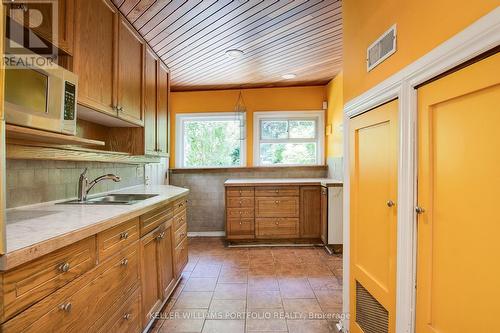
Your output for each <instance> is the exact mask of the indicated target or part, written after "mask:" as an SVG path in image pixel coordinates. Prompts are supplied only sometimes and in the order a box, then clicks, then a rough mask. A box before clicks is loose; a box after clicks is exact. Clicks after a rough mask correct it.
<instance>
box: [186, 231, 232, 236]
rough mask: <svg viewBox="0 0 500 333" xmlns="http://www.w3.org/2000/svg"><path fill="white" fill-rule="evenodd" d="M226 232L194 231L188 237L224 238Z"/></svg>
mask: <svg viewBox="0 0 500 333" xmlns="http://www.w3.org/2000/svg"><path fill="white" fill-rule="evenodd" d="M224 236H226V232H225V231H192V232H188V237H224Z"/></svg>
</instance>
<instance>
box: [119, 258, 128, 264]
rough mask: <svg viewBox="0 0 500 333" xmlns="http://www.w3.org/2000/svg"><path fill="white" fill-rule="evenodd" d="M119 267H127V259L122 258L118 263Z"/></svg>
mask: <svg viewBox="0 0 500 333" xmlns="http://www.w3.org/2000/svg"><path fill="white" fill-rule="evenodd" d="M120 265H122V266H127V265H128V259H127V258H123V259H122V261H120Z"/></svg>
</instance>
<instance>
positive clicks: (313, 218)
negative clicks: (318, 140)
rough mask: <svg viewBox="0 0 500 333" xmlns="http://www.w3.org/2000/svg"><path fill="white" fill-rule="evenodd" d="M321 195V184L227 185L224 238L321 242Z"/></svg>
mask: <svg viewBox="0 0 500 333" xmlns="http://www.w3.org/2000/svg"><path fill="white" fill-rule="evenodd" d="M320 195H321V186H291V185H279V186H262V185H257V184H251V183H249V184H239V185H238V186H232V185H226V238H227V239H228V240H231V241H237V240H242V241H248V240H273V239H276V240H279V239H290V240H299V239H305V240H309V241H311V242H314V243H316V242H321V239H320V236H321V235H320V230H321V217H322V216H324V214H323V215H322V213H321V209H323V208H322V206H321V198H320ZM316 196H317V197H316Z"/></svg>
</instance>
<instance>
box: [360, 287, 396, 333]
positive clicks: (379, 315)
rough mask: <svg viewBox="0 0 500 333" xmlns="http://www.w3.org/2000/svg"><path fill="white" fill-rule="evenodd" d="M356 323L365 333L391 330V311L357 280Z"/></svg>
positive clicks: (379, 332) (380, 332) (381, 332)
mask: <svg viewBox="0 0 500 333" xmlns="http://www.w3.org/2000/svg"><path fill="white" fill-rule="evenodd" d="M356 323H357V324H358V325H359V327H361V329H362V330H363V332H365V333H388V332H389V312H387V310H386V309H385V308H384V307H383V306H382V305H381V304H380V303H379V302H378V301H377V300H376V299H375V298H374V297H373V296H372V295H371V294H370V293H369V292H368V290H366V289H365V288H364V287H363V286H362V285H361V284H360V283H359V282H357V281H356Z"/></svg>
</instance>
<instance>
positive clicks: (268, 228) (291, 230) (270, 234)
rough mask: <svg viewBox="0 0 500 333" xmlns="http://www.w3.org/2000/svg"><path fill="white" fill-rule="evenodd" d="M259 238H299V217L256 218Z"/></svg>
mask: <svg viewBox="0 0 500 333" xmlns="http://www.w3.org/2000/svg"><path fill="white" fill-rule="evenodd" d="M255 223H256V227H257V232H256V234H257V238H297V237H299V219H298V218H259V219H256V220H255Z"/></svg>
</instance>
